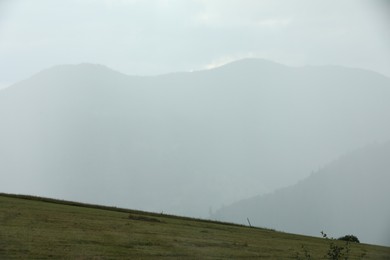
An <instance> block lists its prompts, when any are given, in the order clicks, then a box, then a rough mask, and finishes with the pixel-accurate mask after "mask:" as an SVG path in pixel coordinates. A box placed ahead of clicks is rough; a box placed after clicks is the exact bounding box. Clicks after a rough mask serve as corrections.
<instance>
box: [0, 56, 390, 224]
mask: <svg viewBox="0 0 390 260" xmlns="http://www.w3.org/2000/svg"><path fill="white" fill-rule="evenodd" d="M389 100H390V79H389V78H386V77H384V76H381V75H379V74H376V73H373V72H369V71H364V70H358V69H348V68H341V67H302V68H294V67H287V66H283V65H281V64H277V63H273V62H269V61H265V60H242V61H238V62H234V63H231V64H228V65H226V66H223V67H220V68H217V69H213V70H208V71H199V72H192V73H174V74H168V75H162V76H156V77H134V76H127V75H124V74H121V73H118V72H115V71H112V70H110V69H108V68H106V67H103V66H98V65H91V64H81V65H63V66H57V67H54V68H51V69H48V70H45V71H42V72H41V73H39V74H37V75H35V76H33V77H31V78H30V79H27V80H25V81H22V82H20V83H18V84H16V85H14V86H11V87H9V88H7V89H3V90H1V91H0V122H1V127H0V177H1V180H2V181H1V182H0V190H1V191H3V192H10V193H26V194H35V195H41V196H49V197H55V198H63V199H70V200H78V201H84V202H91V203H99V204H107V205H114V204H115V205H118V206H124V207H131V208H137V209H144V210H151V211H156V212H161V211H164V212H171V213H176V214H181V215H187V216H203V217H206V216H208V212H209V208H210V207H211V208H212V209H215V208H219V207H220V206H221V205H222V204H225V205H226V204H230V203H232V202H233V201H237V200H239V199H242V198H245V197H249V196H253V195H256V194H261V193H264V192H266V191H271V190H273V189H275V188H278V187H283V186H287V185H290V184H292V183H295V182H296V181H297V180H298V179H302V178H304V177H306V176H307V175H308V174H309V173H310V172H311V171H312V170H313V169H317V168H318V167H319V166H321V165H324V164H325V163H327V162H328V161H331V160H332V159H334V158H335V157H338V156H339V155H341V154H343V153H344V152H345V151H347V150H350V149H354V148H356V147H359V146H362V145H365V144H367V143H371V142H374V141H383V140H389V139H390V112H389V111H390V102H389ZM232 190H234V192H231V191H232Z"/></svg>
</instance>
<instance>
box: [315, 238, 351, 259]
mask: <svg viewBox="0 0 390 260" xmlns="http://www.w3.org/2000/svg"><path fill="white" fill-rule="evenodd" d="M321 234H322V237H323V238H325V239H329V240H330V241H331V242H330V243H329V249H328V252H326V255H325V257H326V258H327V259H332V260H339V259H345V260H348V259H349V252H350V247H349V241H347V242H346V244H345V246H344V247H343V246H339V245H337V243H335V242H334V238H329V237H328V235H327V234H325V233H324V232H323V231H321Z"/></svg>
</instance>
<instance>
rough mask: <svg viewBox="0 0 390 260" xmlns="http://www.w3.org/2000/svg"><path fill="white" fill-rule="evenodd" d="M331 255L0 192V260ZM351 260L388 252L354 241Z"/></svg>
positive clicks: (266, 232) (322, 242) (231, 229)
mask: <svg viewBox="0 0 390 260" xmlns="http://www.w3.org/2000/svg"><path fill="white" fill-rule="evenodd" d="M319 232H320V230H319ZM332 241H333V240H332ZM333 242H334V243H336V244H337V245H340V246H343V245H344V243H345V242H343V241H333ZM328 250H329V240H326V239H323V238H315V237H308V236H302V235H295V234H288V233H284V232H278V231H274V230H270V229H263V228H256V227H248V226H241V225H235V224H231V223H222V222H217V221H208V220H200V219H192V218H186V217H179V216H170V215H165V214H159V213H149V212H142V211H135V210H128V209H122V208H115V207H105V206H99V205H90V204H83V203H77V202H69V201H60V200H54V199H46V198H40V197H32V196H22V195H10V194H0V259H47V258H54V259H57V258H66V259H159V258H165V259H174V258H176V259H183V258H185V259H241V258H245V259H256V258H257V259H259V258H260V259H326V258H325V255H326V254H327V252H328ZM305 252H306V254H305ZM308 254H310V258H308V257H309V256H308ZM349 259H390V248H389V247H382V246H376V245H368V244H356V243H351V244H350V253H349Z"/></svg>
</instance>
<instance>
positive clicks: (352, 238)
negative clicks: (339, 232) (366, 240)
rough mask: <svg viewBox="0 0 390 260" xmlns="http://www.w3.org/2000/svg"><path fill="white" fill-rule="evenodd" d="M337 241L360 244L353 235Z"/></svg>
mask: <svg viewBox="0 0 390 260" xmlns="http://www.w3.org/2000/svg"><path fill="white" fill-rule="evenodd" d="M338 240H342V241H347V242H354V243H360V241H359V239H358V238H357V237H356V236H354V235H345V236H342V237H339V238H338Z"/></svg>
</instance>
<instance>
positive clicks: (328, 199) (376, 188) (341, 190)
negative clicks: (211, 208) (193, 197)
mask: <svg viewBox="0 0 390 260" xmlns="http://www.w3.org/2000/svg"><path fill="white" fill-rule="evenodd" d="M389 182H390V142H388V143H386V144H383V145H372V146H368V147H366V148H364V149H361V150H358V151H355V152H353V153H350V154H348V155H345V156H343V157H341V158H340V159H338V160H337V161H335V162H333V163H331V164H329V165H327V166H325V167H324V168H323V169H321V170H319V171H318V172H315V173H313V174H312V175H311V176H310V177H308V178H307V179H305V180H303V181H301V182H299V183H298V184H296V185H294V186H291V187H288V188H284V189H280V190H278V191H276V192H274V193H271V194H267V195H263V196H257V197H253V198H251V199H247V200H243V201H240V202H237V203H234V204H232V205H231V206H228V207H225V208H223V209H221V210H219V211H218V212H217V213H216V214H215V216H214V217H215V218H216V219H220V220H225V221H234V222H238V223H244V222H245V221H246V218H247V217H248V218H250V220H251V222H252V223H253V224H255V225H258V226H264V227H273V228H276V229H278V230H284V231H287V232H296V233H300V234H308V235H319V232H320V231H321V230H325V231H326V232H327V233H328V234H333V235H334V236H336V237H338V236H342V235H346V234H351V233H352V234H354V235H356V236H358V237H359V238H360V240H361V241H365V242H368V243H377V244H382V245H390V205H389V203H388V198H389V197H390V191H389V189H388V183H389Z"/></svg>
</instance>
